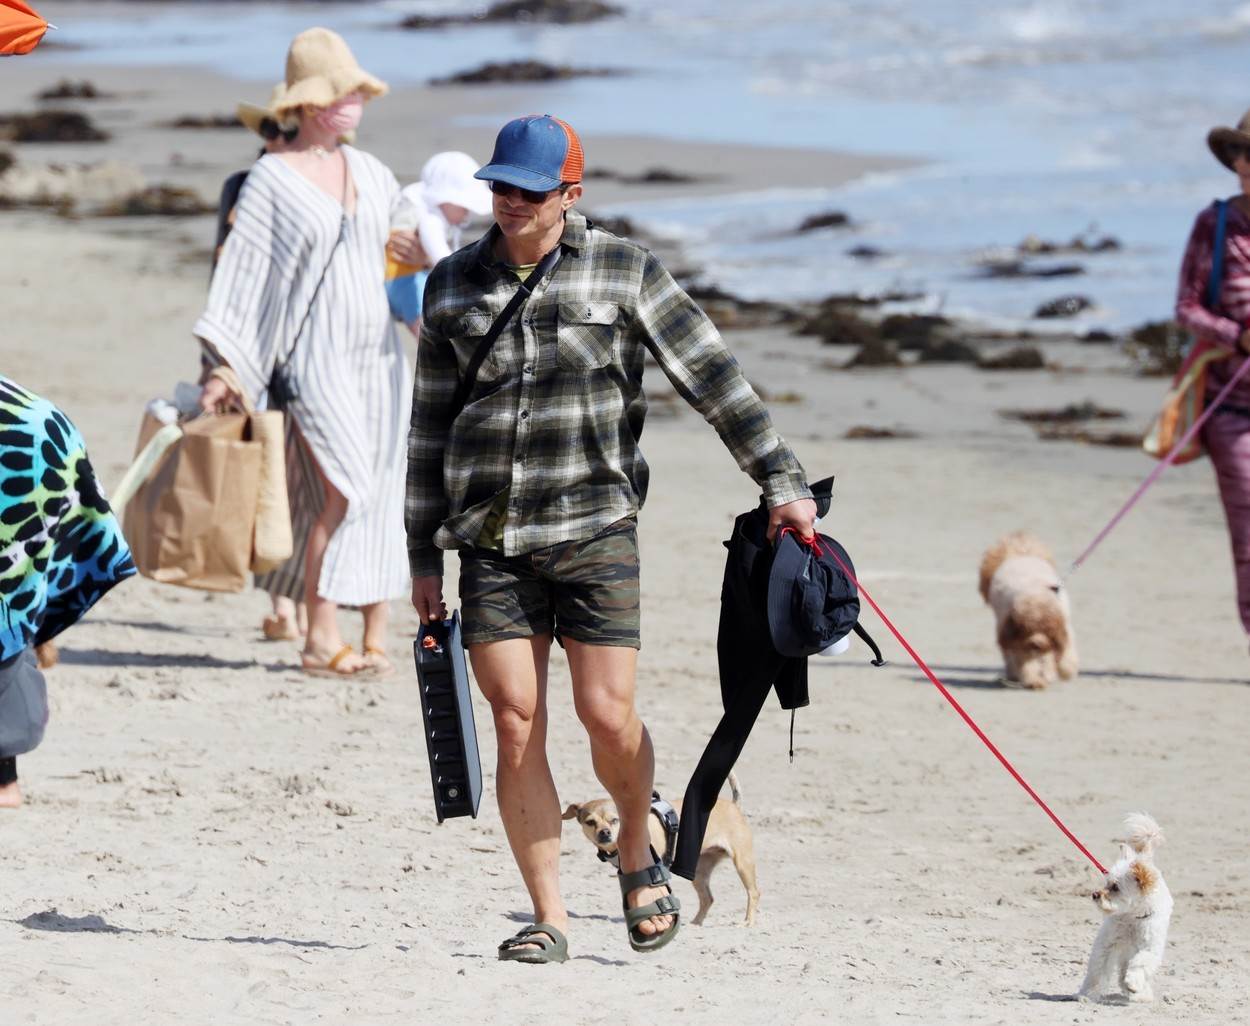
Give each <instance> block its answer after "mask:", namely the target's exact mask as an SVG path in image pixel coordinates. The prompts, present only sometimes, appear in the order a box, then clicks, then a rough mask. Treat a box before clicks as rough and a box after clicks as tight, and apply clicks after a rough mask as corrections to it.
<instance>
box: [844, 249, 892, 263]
mask: <svg viewBox="0 0 1250 1026" xmlns="http://www.w3.org/2000/svg"><path fill="white" fill-rule="evenodd" d="M846 255H847V256H849V257H850V258H851V259H852V260H880V259H881V258H882V257H883V256H889V254H888V253H887V252H886V251H885V250H884V249H877V247H876V246H852V247H851V248H850V249H848V250H847V251H846Z"/></svg>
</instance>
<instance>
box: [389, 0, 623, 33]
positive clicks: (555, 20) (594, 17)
mask: <svg viewBox="0 0 1250 1026" xmlns="http://www.w3.org/2000/svg"><path fill="white" fill-rule="evenodd" d="M624 13H625V12H624V10H623V9H622V8H620V7H617V6H616V5H615V4H607V3H602V2H601V0H501V2H499V3H495V4H492V5H491V6H490V7H488V8H487V9H486V10H484V11H479V12H478V13H476V14H467V15H466V14H434V15H421V14H414V15H412V16H411V17H408V18H405V19H404V20H403V21H401V22H400V23H399V27H400V28H406V29H435V28H448V27H450V26H453V25H490V24H493V23H499V22H518V23H520V24H533V25H583V24H586V23H587V22H591V21H601V20H602V19H604V18H615V17H618V16H620V15H622V14H624Z"/></svg>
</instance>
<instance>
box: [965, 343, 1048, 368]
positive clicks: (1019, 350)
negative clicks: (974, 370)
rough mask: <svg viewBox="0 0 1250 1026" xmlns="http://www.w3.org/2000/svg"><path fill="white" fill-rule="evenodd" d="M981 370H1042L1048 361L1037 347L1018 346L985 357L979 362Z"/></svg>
mask: <svg viewBox="0 0 1250 1026" xmlns="http://www.w3.org/2000/svg"><path fill="white" fill-rule="evenodd" d="M977 366H978V367H980V368H981V370H994V371H996V370H1042V369H1044V368H1045V366H1046V361H1045V360H1044V359H1042V351H1041V350H1040V349H1038V348H1037V346H1016V347H1015V348H1014V349H1008V350H1007V351H1006V352H1005V353H997V354H995V355H993V356H983V357H981V359H979V360H978V361H977Z"/></svg>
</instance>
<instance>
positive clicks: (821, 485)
mask: <svg viewBox="0 0 1250 1026" xmlns="http://www.w3.org/2000/svg"><path fill="white" fill-rule="evenodd" d="M811 487H812V496H813V497H814V498H815V500H816V509H817V515H818V516H822V517H823V516H824V515H825V514H826V513H827V512H829V503H830V496H831V492H832V490H833V478H831V477H830V478H826V479H825V480H823V481H818V482H816V483H815V484H813V485H812V486H811ZM767 534H768V509H767V508H766V507H765V506H764V504H763V503H761V504H760V505H759V506H758V507H757V508H756V509H753V510H751V511H750V512H749V513H743V514H741V515H740V516H739V517H738V518H737V520H735V521H734V530H733V536H732V537H731V538H730V539H729V540H728V541H727V542H725V547H726V548H727V549H728V550H729V555H728V557H727V558H726V560H725V582H724V584H723V586H722V587H721V605H720V626H719V628H718V630H717V635H716V656H717V662H718V663H719V665H720V691H721V703H722V705H723V706H724V709H725V713H724V715H723V716H722V717H721V721H720V723H719V724H717V727H716V730H715V731H714V732H713V734H712V738H711V740H710V741H708V744H707V748H705V749H704V751H703V757H702V758H701V759H700V760H699V765H698V766H697V767H696V768H695V771H694V776H692V777H691V778H690V783H689V784H688V785H687V786H686V797H685V800H684V801H683V802H682V806H681V828H680V830H679V832H678V835H677V851H676V855H675V857H674V859H673V872H674V873H676V874H677V875H678V876H684V877H685V878H686V879H687V880H693V879H694V874H695V869H696V867H697V866H698V862H699V850H700V849H701V848H702V847H703V834H704V832H705V831H706V830H707V820H708V816H709V815H710V813H711V811H712V806H713V805H715V804H716V798H717V795H719V794H720V789H721V787H722V786H724V783H725V779H726V778H727V777H728V776H729V771H730V770H731V769H733V766H734V763H735V762H737V760H738V756H739V755H740V754H741V753H742V747H743V745H745V744H746V741H747V737H748V736H749V735H750V733H751V728H752V727H753V726H755V721H756V719H757V718H758V717H759V714H760V710H761V709H763V708H764V700H765V699H766V698H767V697H768V692H769V689H771V688H776V690H777V698H778V700H779V701H780V702H781V707H782V708H783V709H798V708H801V707H802V706H805V705H807V703H808V696H807V659H806V658H802V659H791V658H787V657H786V656H783V655H781V653H779V652H778V651H777V650H776V649H775V648H774V647H773V641H772V637H771V635H770V634H769V631H768V613H767V605H766V602H767V599H768V572H769V570H770V569H771V568H772V562H773V546H772V543H771V542H770V541H769V540H768V538H767Z"/></svg>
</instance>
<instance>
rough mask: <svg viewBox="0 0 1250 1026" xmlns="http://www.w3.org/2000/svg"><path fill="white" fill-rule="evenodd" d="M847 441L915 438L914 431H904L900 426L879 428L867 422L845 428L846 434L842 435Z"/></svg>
mask: <svg viewBox="0 0 1250 1026" xmlns="http://www.w3.org/2000/svg"><path fill="white" fill-rule="evenodd" d="M842 437H843V438H845V439H847V440H848V441H852V442H853V441H872V442H875V441H879V440H882V439H886V438H915V437H916V433H915V432H914V431H904V430H902V429H900V428H881V427H869V426H868V425H867V424H856V425H855V426H854V427H852V428H847V430H846V434H844V435H843V436H842Z"/></svg>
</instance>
